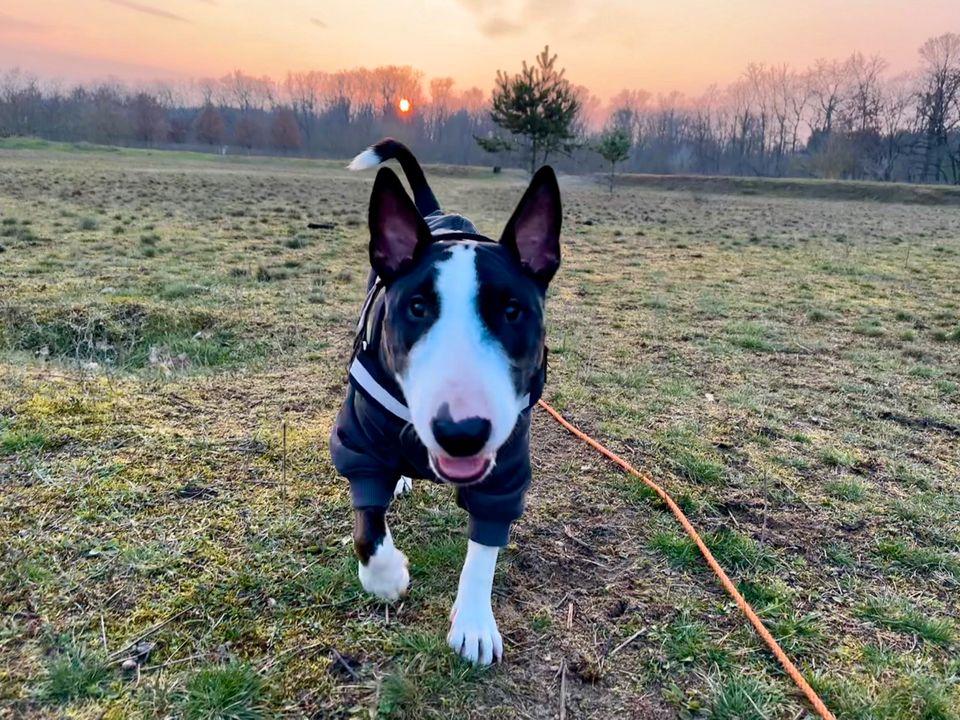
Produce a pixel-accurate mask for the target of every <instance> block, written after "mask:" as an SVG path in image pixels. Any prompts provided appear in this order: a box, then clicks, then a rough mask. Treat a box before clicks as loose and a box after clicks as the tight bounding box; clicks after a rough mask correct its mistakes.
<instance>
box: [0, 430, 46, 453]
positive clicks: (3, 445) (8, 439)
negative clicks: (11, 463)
mask: <svg viewBox="0 0 960 720" xmlns="http://www.w3.org/2000/svg"><path fill="white" fill-rule="evenodd" d="M51 444H52V441H51V439H50V438H49V437H47V436H46V435H44V434H43V433H42V432H38V431H35V430H17V429H16V428H10V429H6V430H0V455H16V454H19V453H29V452H36V451H38V450H43V449H44V448H45V447H48V446H49V445H51Z"/></svg>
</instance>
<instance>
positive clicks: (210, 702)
mask: <svg viewBox="0 0 960 720" xmlns="http://www.w3.org/2000/svg"><path fill="white" fill-rule="evenodd" d="M263 691H264V682H263V679H262V678H261V677H260V676H259V675H258V674H257V672H256V671H255V670H254V669H253V668H251V667H249V666H248V665H243V664H240V663H236V662H231V663H229V664H227V665H224V666H222V667H210V668H204V669H202V670H198V671H196V672H195V673H194V674H193V676H192V677H191V678H190V679H189V680H188V681H187V687H186V693H185V695H184V698H183V702H182V705H181V709H182V712H183V717H184V718H185V720H260V718H263V717H265V715H264V713H263V710H262V708H261V707H260V703H261V699H262V698H261V696H262V695H263Z"/></svg>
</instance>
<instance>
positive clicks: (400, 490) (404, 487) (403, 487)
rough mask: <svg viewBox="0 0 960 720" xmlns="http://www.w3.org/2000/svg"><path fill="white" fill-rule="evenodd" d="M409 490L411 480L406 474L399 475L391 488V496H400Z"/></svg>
mask: <svg viewBox="0 0 960 720" xmlns="http://www.w3.org/2000/svg"><path fill="white" fill-rule="evenodd" d="M411 490H413V480H411V479H410V478H408V477H407V476H406V475H401V476H400V479H399V480H398V481H397V486H396V487H395V488H394V489H393V496H394V497H400V496H401V495H406V494H407V493H408V492H410V491H411Z"/></svg>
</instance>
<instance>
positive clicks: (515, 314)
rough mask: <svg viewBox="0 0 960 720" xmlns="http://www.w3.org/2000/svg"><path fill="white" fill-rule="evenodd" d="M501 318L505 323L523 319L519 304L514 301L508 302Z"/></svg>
mask: <svg viewBox="0 0 960 720" xmlns="http://www.w3.org/2000/svg"><path fill="white" fill-rule="evenodd" d="M503 317H504V318H505V319H506V321H507V322H510V323H514V322H517V320H519V319H520V318H521V317H523V308H522V307H520V303H518V302H517V301H516V300H511V301H510V302H508V303H507V305H506V307H504V308H503Z"/></svg>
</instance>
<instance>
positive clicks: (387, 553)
mask: <svg viewBox="0 0 960 720" xmlns="http://www.w3.org/2000/svg"><path fill="white" fill-rule="evenodd" d="M408 566H409V562H408V561H407V556H406V555H404V554H403V553H402V552H400V551H399V550H397V548H396V547H394V545H393V540H392V538H391V537H390V536H389V535H387V537H385V538H384V539H383V542H382V543H381V544H380V547H378V548H377V551H376V552H375V553H374V554H373V555H371V556H370V560H369V561H368V562H367V564H366V565H364V564H363V563H359V575H360V584H361V585H363V589H364V590H366V591H367V592H368V593H370V594H371V595H376V596H377V597H378V598H380V599H382V600H389V601H391V602H392V601H394V600H398V599H399V598H400V597H401V596H403V595H406V594H407V587H408V586H409V585H410V569H409V567H408Z"/></svg>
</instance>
